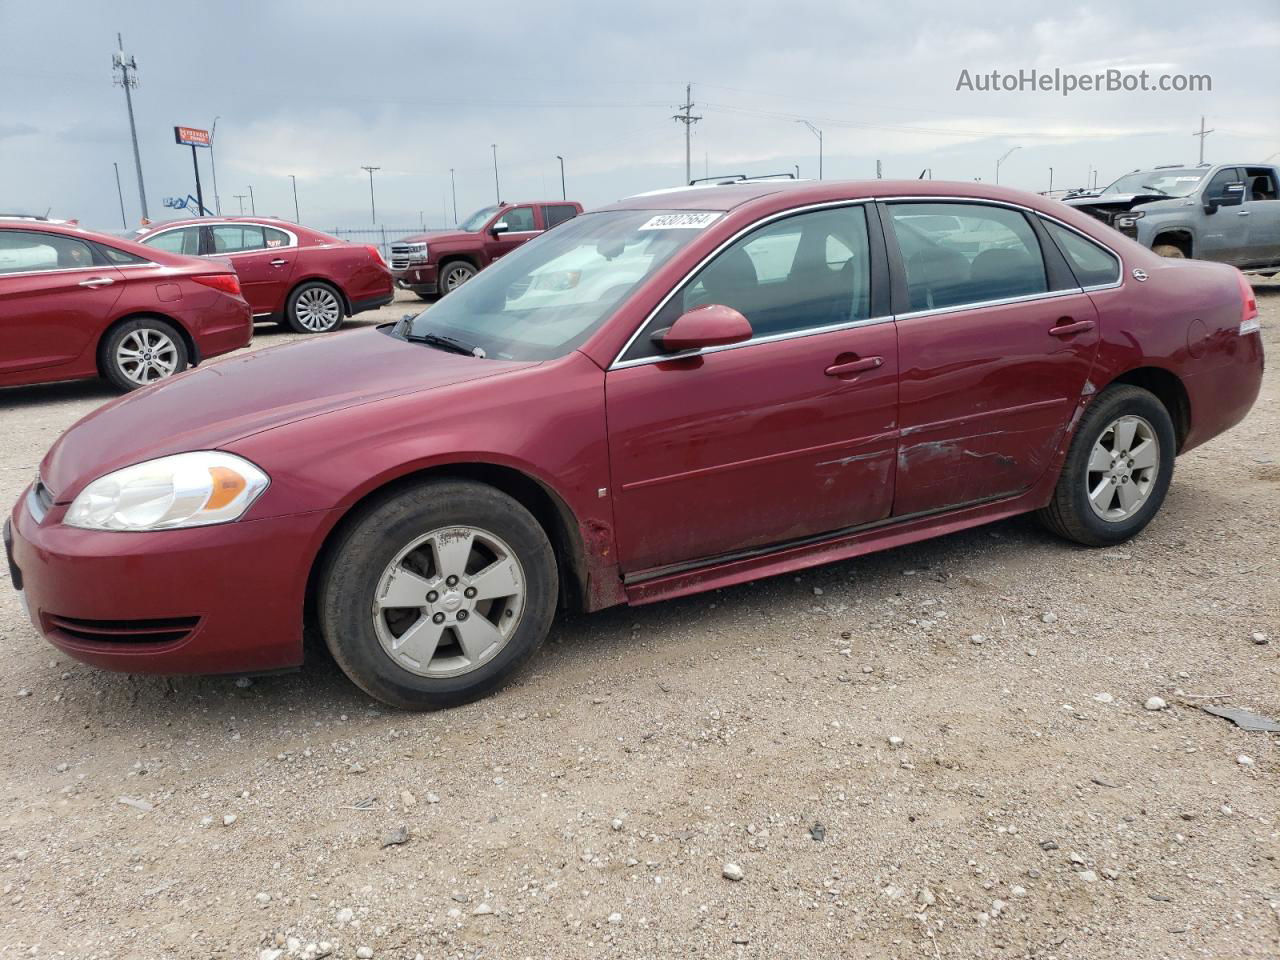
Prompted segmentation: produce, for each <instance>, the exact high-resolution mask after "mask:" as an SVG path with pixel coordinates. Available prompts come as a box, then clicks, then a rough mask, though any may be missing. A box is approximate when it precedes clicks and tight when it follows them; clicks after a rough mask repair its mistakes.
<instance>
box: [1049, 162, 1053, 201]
mask: <svg viewBox="0 0 1280 960" xmlns="http://www.w3.org/2000/svg"><path fill="white" fill-rule="evenodd" d="M1049 196H1053V167H1050V168H1049Z"/></svg>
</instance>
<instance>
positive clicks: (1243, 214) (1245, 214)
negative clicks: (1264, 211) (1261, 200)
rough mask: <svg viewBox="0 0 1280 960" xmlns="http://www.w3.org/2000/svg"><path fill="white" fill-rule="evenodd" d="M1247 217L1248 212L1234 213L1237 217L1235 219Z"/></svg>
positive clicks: (1238, 211) (1239, 211)
mask: <svg viewBox="0 0 1280 960" xmlns="http://www.w3.org/2000/svg"><path fill="white" fill-rule="evenodd" d="M1248 215H1249V211H1248V210H1237V211H1236V216H1237V217H1247V216H1248Z"/></svg>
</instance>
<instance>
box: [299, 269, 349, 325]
mask: <svg viewBox="0 0 1280 960" xmlns="http://www.w3.org/2000/svg"><path fill="white" fill-rule="evenodd" d="M343 312H344V311H343V306H342V296H341V295H340V294H339V293H338V291H337V290H335V289H334V288H333V287H331V286H329V284H327V283H321V282H320V281H318V280H311V281H309V282H307V283H304V284H301V285H299V286H298V288H297V289H296V290H294V291H293V293H291V294H289V301H288V303H286V304H285V308H284V320H285V323H286V324H287V325H288V327H289V329H290V330H292V331H293V332H294V333H328V332H329V331H330V330H336V329H338V327H339V326H340V325H341V324H342V316H343Z"/></svg>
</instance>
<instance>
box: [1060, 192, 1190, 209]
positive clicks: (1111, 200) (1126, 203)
mask: <svg viewBox="0 0 1280 960" xmlns="http://www.w3.org/2000/svg"><path fill="white" fill-rule="evenodd" d="M1170 199H1180V198H1177V197H1168V196H1166V195H1164V194H1162V193H1103V194H1099V195H1098V196H1096V197H1072V198H1071V199H1070V200H1064V201H1062V202H1063V203H1065V204H1066V205H1067V206H1069V207H1081V208H1088V207H1094V208H1096V209H1100V210H1101V209H1106V210H1132V209H1133V208H1134V207H1136V206H1139V205H1140V204H1144V203H1151V202H1152V201H1154V200H1170Z"/></svg>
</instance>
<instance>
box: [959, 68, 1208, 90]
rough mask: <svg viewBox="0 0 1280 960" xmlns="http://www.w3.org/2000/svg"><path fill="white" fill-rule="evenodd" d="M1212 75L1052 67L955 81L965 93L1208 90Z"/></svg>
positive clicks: (970, 74)
mask: <svg viewBox="0 0 1280 960" xmlns="http://www.w3.org/2000/svg"><path fill="white" fill-rule="evenodd" d="M1212 90H1213V77H1212V76H1210V75H1209V74H1207V73H1151V72H1150V71H1149V70H1121V69H1118V68H1115V67H1111V68H1109V69H1107V70H1100V71H1098V72H1096V73H1073V72H1071V71H1068V70H1062V69H1060V68H1057V67H1055V68H1054V69H1053V70H1038V69H1036V68H1034V67H1032V68H1031V69H1024V70H1012V71H1001V70H990V71H981V72H975V71H972V70H968V69H964V70H961V71H960V76H959V78H958V79H957V80H956V91H957V92H959V91H964V92H966V93H1057V94H1060V95H1061V96H1064V97H1068V96H1070V95H1071V94H1073V93H1144V92H1147V93H1209V92H1211V91H1212Z"/></svg>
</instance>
